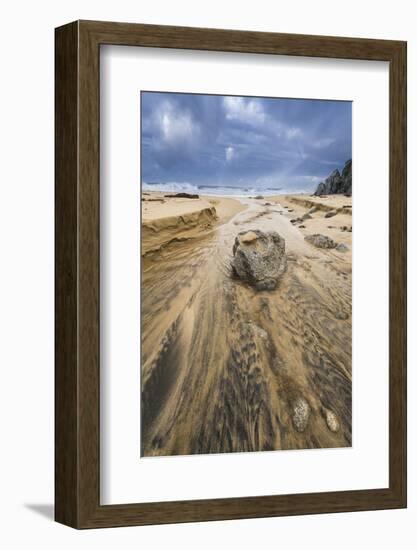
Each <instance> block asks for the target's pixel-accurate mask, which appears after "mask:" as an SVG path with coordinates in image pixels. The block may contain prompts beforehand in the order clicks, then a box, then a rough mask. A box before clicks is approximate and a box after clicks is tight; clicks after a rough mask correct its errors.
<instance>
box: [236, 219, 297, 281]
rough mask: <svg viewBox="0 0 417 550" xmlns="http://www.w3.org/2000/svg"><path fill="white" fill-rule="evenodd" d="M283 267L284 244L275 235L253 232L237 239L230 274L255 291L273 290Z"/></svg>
mask: <svg viewBox="0 0 417 550" xmlns="http://www.w3.org/2000/svg"><path fill="white" fill-rule="evenodd" d="M286 266H287V259H286V255H285V240H284V238H283V237H281V236H280V235H279V234H278V233H277V232H275V231H270V232H268V233H264V232H263V231H260V230H259V229H254V230H253V231H242V232H241V233H239V234H238V235H237V237H236V239H235V243H234V245H233V259H232V268H233V271H234V273H235V274H236V275H237V276H238V277H239V278H240V279H242V280H243V281H246V282H247V283H249V284H250V285H252V286H254V287H255V288H256V290H274V289H275V288H276V286H277V284H278V281H279V278H280V277H281V275H282V274H283V273H284V271H285V269H286Z"/></svg>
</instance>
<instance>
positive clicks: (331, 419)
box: [326, 411, 340, 433]
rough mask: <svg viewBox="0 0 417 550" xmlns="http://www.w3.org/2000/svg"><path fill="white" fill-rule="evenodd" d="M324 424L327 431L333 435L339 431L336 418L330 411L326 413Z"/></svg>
mask: <svg viewBox="0 0 417 550" xmlns="http://www.w3.org/2000/svg"><path fill="white" fill-rule="evenodd" d="M326 424H327V427H328V428H329V430H330V431H331V432H333V433H336V432H338V431H339V428H340V424H339V420H338V419H337V416H336V415H335V414H334V412H332V411H326Z"/></svg>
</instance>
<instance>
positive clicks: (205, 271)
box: [141, 193, 352, 456]
mask: <svg viewBox="0 0 417 550" xmlns="http://www.w3.org/2000/svg"><path fill="white" fill-rule="evenodd" d="M351 207H352V200H351V198H350V197H346V196H343V195H328V196H321V197H312V196H310V195H276V196H273V197H271V196H267V197H265V198H262V199H255V198H242V199H235V198H226V197H208V196H203V197H199V198H193V199H192V198H171V197H167V196H166V195H163V194H162V193H146V194H143V195H142V239H141V240H142V304H141V311H142V327H141V341H142V348H141V358H142V365H141V386H142V387H141V392H142V400H141V407H142V408H141V410H142V413H141V419H142V420H141V429H142V449H141V451H142V455H143V456H156V455H177V454H195V453H220V452H232V451H261V450H279V449H302V448H321V447H346V446H350V445H351V442H352V433H351V329H352V324H351V303H352V300H351V283H352V281H351V277H352V269H351V262H352V260H351V245H352V243H351V237H352V233H351V231H352V213H351V209H352V208H351ZM246 230H247V231H249V230H251V231H253V230H261V231H265V232H268V231H276V232H278V233H279V235H280V236H281V237H283V238H284V239H285V247H286V255H287V267H286V271H285V273H284V274H283V276H282V278H281V279H280V282H279V285H278V287H277V288H276V289H275V290H271V291H267V290H262V291H259V290H256V289H254V288H253V287H252V286H250V285H248V284H247V283H245V282H244V281H241V280H240V279H238V278H236V276H235V275H234V273H233V271H232V268H231V260H232V249H233V243H234V241H235V237H236V235H237V234H238V233H239V232H241V231H246ZM313 234H321V235H324V236H326V237H329V238H331V239H332V240H333V241H334V242H335V244H337V245H343V246H338V247H337V248H329V249H323V248H316V247H315V246H313V245H312V244H311V243H310V242H308V240H305V237H308V236H309V235H313ZM300 417H303V422H304V424H303V425H302V426H301V425H300V422H299V418H300Z"/></svg>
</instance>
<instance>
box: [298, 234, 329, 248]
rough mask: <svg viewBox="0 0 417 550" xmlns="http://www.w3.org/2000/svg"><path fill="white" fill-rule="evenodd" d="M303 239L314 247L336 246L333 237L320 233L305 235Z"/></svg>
mask: <svg viewBox="0 0 417 550" xmlns="http://www.w3.org/2000/svg"><path fill="white" fill-rule="evenodd" d="M304 239H305V240H306V241H307V242H308V243H310V244H312V245H313V246H315V247H316V248H336V246H337V243H335V242H334V240H333V239H331V238H330V237H327V236H326V235H321V234H320V233H315V234H314V235H306V236H305V237H304Z"/></svg>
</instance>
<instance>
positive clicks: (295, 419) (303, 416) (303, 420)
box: [292, 397, 310, 432]
mask: <svg viewBox="0 0 417 550" xmlns="http://www.w3.org/2000/svg"><path fill="white" fill-rule="evenodd" d="M309 418H310V405H309V404H308V403H307V401H306V400H305V399H304V397H298V398H297V399H296V400H295V401H294V403H293V415H292V423H293V425H294V428H295V429H296V430H297V432H303V431H304V430H305V429H306V428H307V424H308V419H309Z"/></svg>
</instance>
